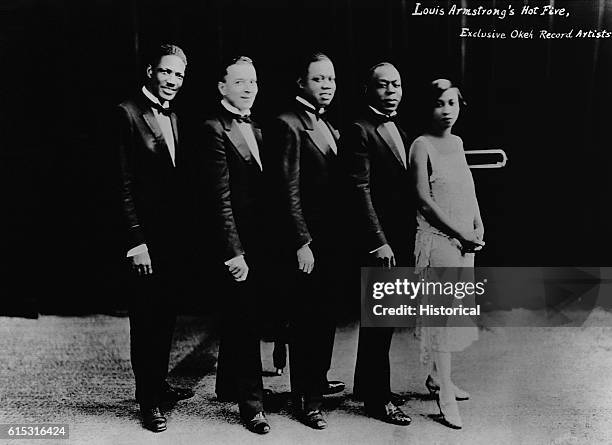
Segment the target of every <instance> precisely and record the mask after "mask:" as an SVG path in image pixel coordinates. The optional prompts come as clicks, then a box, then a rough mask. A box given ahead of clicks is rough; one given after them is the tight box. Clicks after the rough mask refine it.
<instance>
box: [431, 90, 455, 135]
mask: <svg viewBox="0 0 612 445" xmlns="http://www.w3.org/2000/svg"><path fill="white" fill-rule="evenodd" d="M458 117H459V97H458V96H457V89H456V88H449V89H448V90H446V91H444V93H442V95H441V96H440V97H439V98H438V100H436V103H435V104H434V110H433V124H434V126H435V127H437V128H440V129H442V130H446V129H447V128H451V127H452V126H453V125H454V124H455V121H456V120H457V118H458Z"/></svg>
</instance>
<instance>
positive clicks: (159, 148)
mask: <svg viewBox="0 0 612 445" xmlns="http://www.w3.org/2000/svg"><path fill="white" fill-rule="evenodd" d="M173 116H174V115H173ZM142 118H143V120H144V121H145V123H146V124H147V126H148V127H149V130H151V133H152V134H153V136H154V138H155V151H156V152H157V153H160V154H163V156H165V157H166V158H167V160H168V162H169V163H170V165H172V158H171V157H170V150H169V149H168V145H167V144H166V140H165V139H164V135H163V133H162V131H161V128H160V126H159V123H158V122H157V119H155V116H154V115H153V111H152V110H151V107H149V106H145V108H144V111H143V113H142ZM172 130H173V133H174V147H175V149H176V147H177V145H178V144H177V133H176V116H174V122H173V124H172Z"/></svg>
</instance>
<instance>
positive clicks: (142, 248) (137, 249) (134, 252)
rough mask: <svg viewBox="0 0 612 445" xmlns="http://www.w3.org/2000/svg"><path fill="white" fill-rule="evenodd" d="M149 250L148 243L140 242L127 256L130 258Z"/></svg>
mask: <svg viewBox="0 0 612 445" xmlns="http://www.w3.org/2000/svg"><path fill="white" fill-rule="evenodd" d="M148 251H149V249H147V245H146V244H139V245H137V246H136V247H132V248H131V249H130V250H128V253H127V255H126V257H127V258H130V257H133V256H136V255H140V254H141V253H146V252H148Z"/></svg>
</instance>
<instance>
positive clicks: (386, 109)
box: [369, 65, 402, 114]
mask: <svg viewBox="0 0 612 445" xmlns="http://www.w3.org/2000/svg"><path fill="white" fill-rule="evenodd" d="M369 89H370V90H371V91H370V95H371V98H370V101H371V105H372V106H373V107H374V108H376V109H377V110H379V111H381V112H383V113H386V114H389V113H392V112H394V111H395V110H397V107H398V106H399V103H400V101H401V100H402V79H401V78H400V74H399V72H398V71H397V70H396V69H395V67H393V66H392V65H382V66H379V67H378V68H376V70H375V71H374V73H373V74H372V81H371V84H370V86H369Z"/></svg>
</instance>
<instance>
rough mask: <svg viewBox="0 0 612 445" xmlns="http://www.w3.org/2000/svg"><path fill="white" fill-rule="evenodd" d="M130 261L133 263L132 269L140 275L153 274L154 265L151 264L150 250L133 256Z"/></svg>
mask: <svg viewBox="0 0 612 445" xmlns="http://www.w3.org/2000/svg"><path fill="white" fill-rule="evenodd" d="M130 261H131V263H132V270H133V271H134V272H136V273H137V274H138V276H141V277H142V276H145V275H151V274H153V266H151V257H150V256H149V252H148V251H145V252H142V253H139V254H137V255H134V256H131V257H130Z"/></svg>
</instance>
